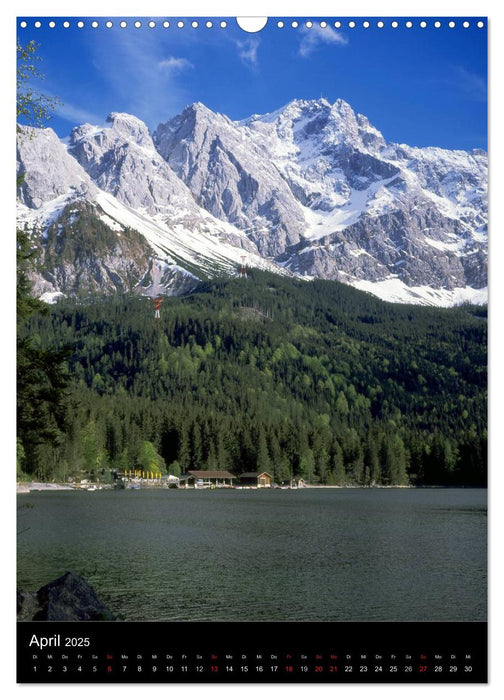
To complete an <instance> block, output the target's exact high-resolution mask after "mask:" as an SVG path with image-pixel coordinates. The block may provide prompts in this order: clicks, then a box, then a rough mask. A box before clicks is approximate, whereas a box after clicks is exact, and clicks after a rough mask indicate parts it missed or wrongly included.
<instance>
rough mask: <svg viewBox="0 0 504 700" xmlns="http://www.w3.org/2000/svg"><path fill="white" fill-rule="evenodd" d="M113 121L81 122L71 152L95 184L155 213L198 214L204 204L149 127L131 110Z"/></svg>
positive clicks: (110, 119) (75, 130)
mask: <svg viewBox="0 0 504 700" xmlns="http://www.w3.org/2000/svg"><path fill="white" fill-rule="evenodd" d="M107 123H108V124H110V126H109V127H105V128H103V129H97V128H96V127H92V126H90V125H89V124H85V125H84V126H80V127H76V128H75V129H73V131H72V133H71V136H70V148H69V150H70V153H71V154H72V155H73V156H74V157H75V158H76V159H77V161H78V162H79V163H80V164H81V165H82V167H83V168H84V170H85V171H86V172H87V174H88V175H89V176H90V177H91V178H92V180H93V181H94V182H95V184H96V185H97V186H98V187H99V188H100V189H101V190H104V191H105V192H109V193H110V194H112V195H113V196H114V197H116V198H117V199H118V200H119V201H120V202H122V203H123V204H126V205H128V206H130V207H132V208H133V209H136V210H142V211H144V212H146V213H147V214H149V215H151V216H152V215H155V214H162V215H164V216H167V217H168V216H171V217H173V216H177V218H181V217H182V216H184V215H191V214H192V215H194V214H196V213H197V212H198V207H197V205H196V202H195V201H194V199H193V197H192V195H191V193H190V192H189V191H188V189H187V187H185V185H184V183H183V182H181V180H180V179H179V178H178V177H177V176H176V175H175V173H174V172H173V171H172V169H171V168H170V166H169V165H168V163H167V162H166V161H165V160H164V159H163V158H162V157H161V156H160V155H159V153H158V152H157V151H156V149H155V148H154V144H153V142H152V138H151V136H150V134H149V130H148V129H147V127H146V126H145V124H144V123H143V122H141V121H140V120H139V119H137V118H136V117H133V116H131V115H129V114H119V113H112V114H110V115H109V117H108V119H107Z"/></svg>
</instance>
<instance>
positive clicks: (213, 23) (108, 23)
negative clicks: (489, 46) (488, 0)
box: [20, 19, 485, 29]
mask: <svg viewBox="0 0 504 700" xmlns="http://www.w3.org/2000/svg"><path fill="white" fill-rule="evenodd" d="M275 23H276V26H277V27H278V28H279V29H283V28H284V27H289V26H290V27H292V28H293V29H297V28H298V27H306V28H307V29H311V28H312V27H316V26H319V27H320V28H321V29H324V28H326V27H331V26H334V27H335V28H336V29H344V28H346V27H348V28H349V29H355V28H356V27H358V25H359V24H360V25H361V26H362V27H363V28H364V29H369V28H371V27H372V26H373V25H374V22H370V21H369V20H363V21H362V23H361V22H356V21H355V20H349V21H348V22H345V21H340V20H337V21H335V22H331V23H330V22H327V21H325V20H322V21H320V22H315V21H312V20H306V21H299V20H296V19H294V20H285V21H284V20H275ZM87 24H88V26H90V27H91V28H92V29H97V28H98V27H100V26H102V27H103V26H104V27H106V28H107V29H111V28H112V27H113V26H114V24H115V25H116V26H119V27H120V28H122V29H125V28H126V27H128V25H131V26H133V27H135V28H137V29H140V28H141V27H142V26H146V27H148V28H150V29H155V28H156V27H163V28H165V29H168V28H169V27H170V26H172V27H177V28H178V29H183V28H184V27H192V28H193V29H197V28H198V27H200V26H205V27H207V28H208V29H211V28H212V27H221V28H222V29H225V28H226V27H227V26H228V25H229V21H227V20H215V19H214V20H207V21H202V22H198V21H197V20H192V21H191V20H187V21H184V20H173V21H172V22H170V21H168V20H164V21H158V22H155V21H154V20H149V21H145V22H141V21H140V20H130V21H129V22H128V21H126V20H118V21H116V23H114V22H112V20H104V21H102V22H101V23H100V22H99V21H98V20H92V21H88V23H87ZM387 25H388V26H390V27H392V28H393V29H398V28H399V27H400V26H401V23H400V22H398V21H397V20H391V21H387V22H385V21H383V20H377V21H376V24H375V26H376V27H377V28H378V29H383V28H384V27H386V26H387ZM28 26H29V24H28V22H27V21H26V20H23V21H22V22H20V27H21V29H26V28H28ZM33 26H34V27H35V28H36V29H40V28H41V27H42V22H41V21H40V20H36V21H35V22H33ZM48 26H49V27H50V28H51V29H54V28H56V27H57V26H58V23H57V22H56V21H54V20H50V21H49V22H48ZM60 26H62V27H63V28H64V29H69V28H70V27H71V22H69V21H68V20H64V21H63V22H61V23H60ZM75 26H77V27H78V28H79V29H83V28H84V27H85V26H86V23H85V22H84V21H83V20H78V21H77V22H76V23H75ZM404 26H405V27H406V28H407V29H411V28H413V27H414V26H415V22H413V21H411V20H406V21H404ZM417 26H419V27H420V28H421V29H425V28H426V27H428V26H429V23H428V22H427V21H426V20H419V21H417ZM431 26H434V27H435V28H436V29H440V28H441V27H443V26H445V27H448V28H450V29H454V28H455V27H457V26H462V27H464V28H465V29H468V28H469V27H471V26H476V27H477V28H478V29H483V27H484V26H485V23H484V22H483V21H481V20H479V21H474V22H473V23H471V22H469V21H468V20H459V21H458V22H455V21H454V20H448V21H444V22H441V21H440V20H435V21H431Z"/></svg>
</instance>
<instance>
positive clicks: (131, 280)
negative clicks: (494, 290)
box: [16, 15, 488, 684]
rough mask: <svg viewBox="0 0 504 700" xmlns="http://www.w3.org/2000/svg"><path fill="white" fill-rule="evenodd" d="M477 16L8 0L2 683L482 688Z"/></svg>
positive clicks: (483, 63)
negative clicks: (8, 458)
mask: <svg viewBox="0 0 504 700" xmlns="http://www.w3.org/2000/svg"><path fill="white" fill-rule="evenodd" d="M487 31H488V21H487V18H485V17H458V16H455V17H439V18H437V17H351V16H344V17H331V16H328V17H309V16H303V17H269V18H264V19H261V18H253V19H251V18H249V19H237V18H236V17H215V16H208V17H184V16H179V17H144V16H141V15H139V16H138V17H131V16H124V17H120V16H111V17H89V16H70V17H68V18H65V17H49V16H40V17H24V16H23V17H18V18H17V66H16V77H17V81H16V83H17V103H16V107H17V110H16V113H17V126H16V141H17V181H16V186H17V370H18V377H17V387H18V388H17V479H16V480H17V621H18V622H17V655H18V656H17V660H18V670H17V679H18V682H19V683H22V684H29V683H109V684H115V683H208V684H210V683H311V684H315V683H316V684H330V683H336V684H341V683H343V684H345V683H368V684H379V683H382V684H383V683H411V684H421V683H427V684H433V683H452V684H453V683H457V684H465V683H486V681H487V490H486V487H487V302H488V283H487Z"/></svg>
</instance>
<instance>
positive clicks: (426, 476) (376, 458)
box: [18, 271, 487, 485]
mask: <svg viewBox="0 0 504 700" xmlns="http://www.w3.org/2000/svg"><path fill="white" fill-rule="evenodd" d="M20 336H21V342H23V337H26V338H27V339H28V338H29V339H30V340H29V343H30V347H32V349H33V353H35V354H36V355H37V353H38V355H37V356H38V357H44V353H47V354H49V353H50V357H51V358H53V361H54V358H57V362H58V367H59V368H61V367H63V369H64V371H63V372H59V373H58V374H57V375H55V376H57V381H55V382H54V383H52V382H51V373H50V372H47V371H44V372H42V373H37V366H36V363H35V365H32V366H30V367H26V368H25V370H26V372H27V376H28V377H29V379H28V380H26V379H25V380H24V381H23V382H21V387H20V392H19V410H18V427H19V438H18V448H19V450H18V454H19V459H18V474H19V475H20V476H21V477H23V475H26V476H29V477H31V478H38V479H46V480H51V479H56V480H66V479H68V478H69V477H75V478H85V476H87V477H88V478H94V479H100V480H102V481H107V480H109V479H110V478H111V474H113V472H114V471H115V472H120V471H124V470H128V469H134V468H143V469H146V470H154V469H155V470H161V471H162V472H165V473H166V472H169V473H172V474H179V473H181V472H185V471H186V470H188V469H228V470H230V471H232V472H233V473H235V474H236V475H239V474H240V473H242V472H248V471H263V470H265V471H268V472H270V473H271V474H272V475H273V476H274V480H275V481H276V482H277V483H280V482H281V481H282V480H285V479H288V478H289V477H291V476H297V477H302V478H304V479H305V480H306V481H308V482H311V483H315V484H316V483H318V484H341V485H344V484H347V485H354V484H355V485H373V484H376V485H388V484H408V483H411V484H418V485H421V484H425V485H428V484H435V485H456V484H460V485H484V484H485V483H486V443H487V403H486V402H487V384H486V383H487V368H486V363H487V323H486V309H482V308H481V307H471V306H463V307H459V308H454V309H432V308H426V307H419V306H405V305H395V304H388V303H385V302H382V301H380V300H378V299H377V298H375V297H372V296H370V295H367V294H364V293H362V292H359V291H356V290H354V289H352V288H350V287H348V286H345V285H341V284H339V283H337V282H328V281H313V282H301V281H295V280H292V279H288V278H281V277H278V276H275V275H270V274H268V273H264V272H259V271H249V275H248V279H239V278H234V279H229V278H227V279H225V280H217V281H213V282H206V283H202V284H201V285H200V286H199V287H198V288H197V289H196V290H195V291H194V292H193V293H192V294H190V295H188V296H185V297H182V298H165V300H164V303H163V306H162V310H161V318H160V319H155V318H154V311H153V306H152V302H151V300H150V299H146V298H141V297H138V296H133V295H131V296H127V297H115V298H107V299H104V298H102V299H87V300H85V301H83V300H80V301H77V300H74V301H63V302H60V303H58V304H57V305H55V306H54V307H51V309H50V310H49V311H48V312H46V313H40V312H38V311H37V312H35V313H33V314H31V315H30V316H29V317H27V318H26V320H25V321H24V324H23V325H22V327H21V329H20ZM48 356H49V355H48ZM38 383H39V384H43V386H42V385H40V386H38ZM35 425H36V426H37V427H36V428H35V427H34V426H35Z"/></svg>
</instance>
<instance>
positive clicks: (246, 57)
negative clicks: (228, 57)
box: [236, 39, 260, 68]
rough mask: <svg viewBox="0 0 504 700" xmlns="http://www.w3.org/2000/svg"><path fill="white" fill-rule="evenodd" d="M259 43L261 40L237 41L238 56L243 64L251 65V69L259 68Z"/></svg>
mask: <svg viewBox="0 0 504 700" xmlns="http://www.w3.org/2000/svg"><path fill="white" fill-rule="evenodd" d="M259 43H260V42H259V39H245V40H244V41H236V46H237V48H238V56H239V57H240V58H241V60H242V61H243V63H245V64H247V65H249V66H250V67H251V68H257V49H258V48H259Z"/></svg>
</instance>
